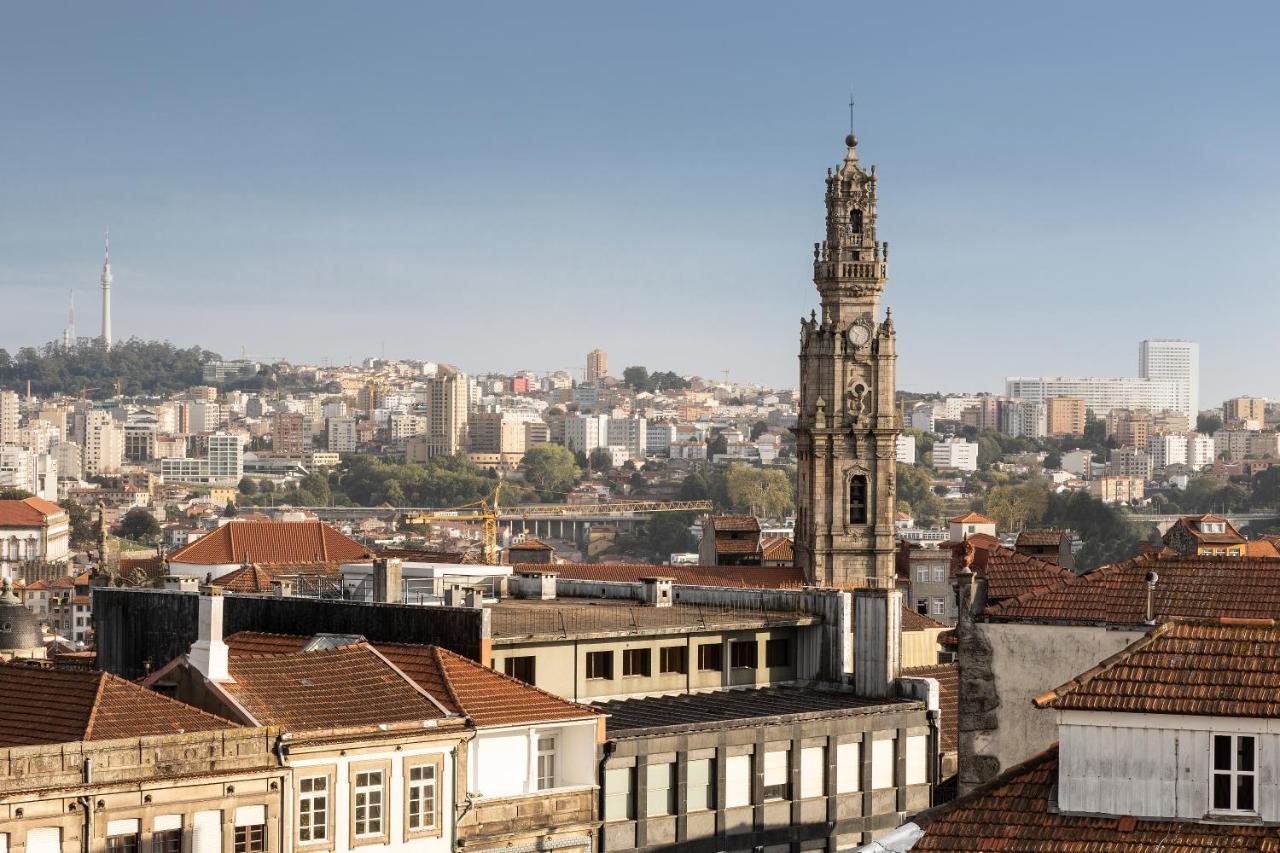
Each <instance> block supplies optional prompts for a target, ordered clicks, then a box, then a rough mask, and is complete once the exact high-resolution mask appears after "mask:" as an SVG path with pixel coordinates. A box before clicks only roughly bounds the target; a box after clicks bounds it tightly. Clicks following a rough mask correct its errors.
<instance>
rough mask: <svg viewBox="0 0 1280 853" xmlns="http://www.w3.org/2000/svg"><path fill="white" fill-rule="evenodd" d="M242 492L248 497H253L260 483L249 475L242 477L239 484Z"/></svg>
mask: <svg viewBox="0 0 1280 853" xmlns="http://www.w3.org/2000/svg"><path fill="white" fill-rule="evenodd" d="M238 488H239V490H240V494H242V495H245V496H246V497H253V496H254V495H256V494H257V493H258V483H257V481H255V480H252V479H250V478H249V477H241V478H240V485H239V487H238Z"/></svg>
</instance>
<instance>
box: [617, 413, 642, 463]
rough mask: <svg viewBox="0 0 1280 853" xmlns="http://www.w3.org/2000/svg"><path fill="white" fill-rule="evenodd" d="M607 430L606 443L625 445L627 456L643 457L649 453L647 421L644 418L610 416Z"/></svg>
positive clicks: (631, 457) (632, 457)
mask: <svg viewBox="0 0 1280 853" xmlns="http://www.w3.org/2000/svg"><path fill="white" fill-rule="evenodd" d="M607 431H608V435H609V442H608V443H609V444H610V445H611V446H618V447H625V448H626V449H627V454H628V458H630V459H644V458H645V457H646V456H647V455H649V454H648V450H649V430H648V421H646V420H645V419H644V418H610V419H609V424H608V427H607ZM619 464H621V463H619Z"/></svg>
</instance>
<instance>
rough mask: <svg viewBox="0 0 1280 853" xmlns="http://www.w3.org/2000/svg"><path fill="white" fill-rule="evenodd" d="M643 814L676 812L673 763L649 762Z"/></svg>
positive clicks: (656, 814) (651, 815)
mask: <svg viewBox="0 0 1280 853" xmlns="http://www.w3.org/2000/svg"><path fill="white" fill-rule="evenodd" d="M644 812H645V815H646V816H648V817H664V816H666V815H670V814H675V812H676V766H675V764H650V765H649V782H648V790H647V791H646V792H645V809H644Z"/></svg>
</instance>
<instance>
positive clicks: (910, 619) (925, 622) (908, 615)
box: [902, 607, 947, 631]
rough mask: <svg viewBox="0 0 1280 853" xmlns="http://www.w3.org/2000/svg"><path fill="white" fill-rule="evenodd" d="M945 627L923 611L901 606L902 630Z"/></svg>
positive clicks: (924, 629)
mask: <svg viewBox="0 0 1280 853" xmlns="http://www.w3.org/2000/svg"><path fill="white" fill-rule="evenodd" d="M946 628H947V626H946V625H943V624H942V623H941V622H939V621H937V620H936V619H931V618H929V617H928V616H926V615H924V614H923V613H917V612H916V611H914V610H912V609H911V608H910V607H903V608H902V630H904V631H932V630H934V629H941V630H946Z"/></svg>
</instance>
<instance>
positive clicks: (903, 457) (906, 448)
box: [895, 433, 916, 465]
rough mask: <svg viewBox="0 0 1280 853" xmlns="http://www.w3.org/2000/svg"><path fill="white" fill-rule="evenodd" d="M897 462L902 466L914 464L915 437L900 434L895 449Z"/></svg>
mask: <svg viewBox="0 0 1280 853" xmlns="http://www.w3.org/2000/svg"><path fill="white" fill-rule="evenodd" d="M895 451H896V455H897V460H898V461H899V462H901V463H902V464H903V465H914V464H916V437H915V436H914V435H907V434H906V433H900V434H899V435H898V441H897V446H896V448H895Z"/></svg>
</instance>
